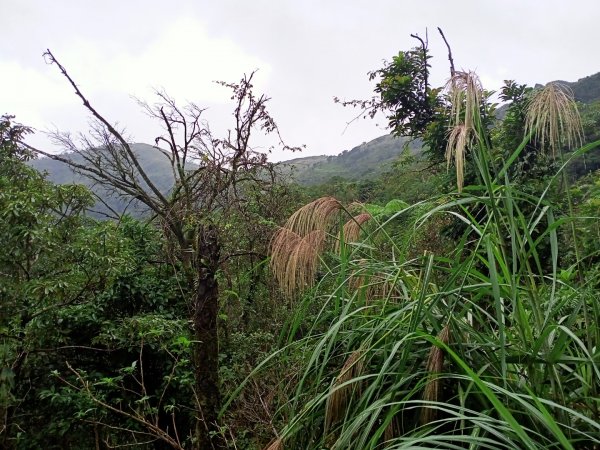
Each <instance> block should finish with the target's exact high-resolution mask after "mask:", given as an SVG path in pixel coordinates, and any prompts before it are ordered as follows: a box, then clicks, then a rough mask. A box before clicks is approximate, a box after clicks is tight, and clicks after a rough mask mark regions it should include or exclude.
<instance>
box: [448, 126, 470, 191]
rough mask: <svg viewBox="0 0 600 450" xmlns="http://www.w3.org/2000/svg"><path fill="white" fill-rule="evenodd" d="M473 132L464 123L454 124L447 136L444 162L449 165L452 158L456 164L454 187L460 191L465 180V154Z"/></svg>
mask: <svg viewBox="0 0 600 450" xmlns="http://www.w3.org/2000/svg"><path fill="white" fill-rule="evenodd" d="M474 136H476V135H475V133H474V132H473V129H472V128H469V127H467V126H466V125H465V124H459V125H456V126H455V127H454V128H453V129H452V131H451V132H450V135H449V136H448V144H447V146H446V163H447V165H448V167H450V161H452V160H454V165H455V166H456V187H457V188H458V192H462V188H463V186H464V182H465V155H466V153H467V149H468V147H469V145H470V144H471V142H472V140H473V138H474Z"/></svg>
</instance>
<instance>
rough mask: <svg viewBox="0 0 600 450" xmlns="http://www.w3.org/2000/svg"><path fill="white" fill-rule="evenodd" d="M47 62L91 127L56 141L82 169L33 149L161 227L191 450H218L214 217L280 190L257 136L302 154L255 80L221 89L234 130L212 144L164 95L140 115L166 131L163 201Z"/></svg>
mask: <svg viewBox="0 0 600 450" xmlns="http://www.w3.org/2000/svg"><path fill="white" fill-rule="evenodd" d="M44 57H45V58H46V60H47V61H48V63H49V64H53V65H55V66H57V67H58V69H59V70H60V72H61V73H62V75H63V76H64V77H65V78H66V79H67V80H68V82H69V83H70V85H71V86H72V87H73V89H74V90H75V95H76V96H77V97H79V99H80V100H81V101H82V102H83V105H84V107H85V108H86V110H87V111H88V113H90V114H91V116H92V119H93V121H92V126H91V129H90V132H89V134H87V135H80V136H78V138H77V139H76V138H74V137H73V136H71V135H70V134H68V133H58V132H57V133H54V134H53V135H52V137H53V139H54V141H55V142H57V143H59V144H60V145H62V146H63V147H64V148H65V149H66V150H67V151H68V152H70V154H71V155H77V156H78V158H77V159H75V158H73V157H71V156H70V155H69V153H67V154H62V155H55V154H52V153H50V152H46V151H43V150H41V149H35V148H33V147H29V148H30V149H31V150H33V151H35V152H36V153H38V154H41V155H45V156H47V157H48V158H51V159H54V160H57V161H61V162H63V163H65V164H68V165H69V166H70V167H71V168H73V169H74V170H75V171H77V172H78V173H80V174H82V175H84V176H86V177H87V178H89V179H90V180H92V181H93V182H94V183H96V184H97V185H99V186H101V187H102V188H104V189H105V190H106V191H108V192H111V193H114V194H117V195H121V196H125V197H129V198H134V199H136V200H137V201H138V202H140V203H141V204H143V205H145V206H146V207H147V208H148V209H149V210H150V211H151V212H152V214H153V215H154V216H155V217H156V218H157V220H158V221H159V222H160V223H161V224H162V229H163V230H164V234H165V236H166V237H167V240H168V242H169V243H170V244H169V245H170V251H169V252H170V254H171V256H172V258H173V259H174V260H176V261H177V262H178V263H179V264H180V265H181V267H183V271H184V275H185V280H186V283H187V289H188V291H189V295H188V296H187V299H186V301H187V305H188V308H189V316H190V319H191V320H190V322H191V324H192V328H193V329H192V333H193V335H194V338H195V344H194V345H195V347H194V368H195V369H194V370H195V389H194V390H195V392H196V396H197V399H196V400H197V405H198V421H197V426H196V431H195V440H196V444H195V446H196V448H199V449H210V448H222V447H223V446H224V443H223V440H222V438H221V437H220V434H219V428H218V412H219V409H220V406H221V396H220V393H219V379H218V355H219V344H218V333H217V314H218V298H219V286H218V282H217V277H216V274H217V270H218V269H219V266H220V264H221V263H222V262H223V260H225V259H228V258H229V257H230V256H231V255H225V256H223V255H222V254H221V250H222V239H221V231H220V229H219V227H218V224H217V223H216V222H215V220H213V219H214V216H215V215H217V214H218V215H221V216H222V215H223V214H226V213H227V211H232V210H237V211H238V212H239V211H241V210H243V204H244V192H243V191H244V187H245V186H247V185H253V186H261V185H265V186H266V185H269V184H270V183H272V182H273V180H274V177H275V175H274V170H273V165H272V164H270V163H268V162H267V157H266V155H264V154H261V153H258V152H256V151H254V150H253V148H252V147H251V145H250V141H251V136H252V134H253V133H254V132H255V131H260V132H262V133H265V134H274V135H275V136H276V137H278V141H279V143H280V144H281V146H283V147H284V148H287V149H291V150H296V149H297V148H290V147H287V146H285V144H283V141H282V140H281V137H280V135H279V129H278V127H277V124H276V123H275V121H274V120H273V118H272V117H271V115H270V114H269V112H268V111H267V109H266V104H267V102H268V101H269V98H268V97H266V96H265V95H260V96H256V95H255V94H254V93H253V86H252V78H253V76H254V73H252V74H250V75H249V76H244V77H243V78H242V80H241V81H240V82H239V83H220V84H222V85H223V86H225V87H227V88H229V89H231V91H232V97H231V98H232V100H233V101H234V103H235V107H234V112H233V117H234V126H233V127H232V129H231V130H230V131H229V132H228V134H227V135H226V137H225V138H216V137H214V136H213V134H212V132H211V130H210V127H209V126H208V123H207V122H206V121H205V120H204V116H203V113H204V109H202V108H200V107H198V106H197V105H195V104H193V103H191V104H188V105H187V106H185V107H180V106H178V105H177V104H176V102H175V100H173V99H172V98H171V97H169V96H168V95H167V94H166V93H165V92H162V91H158V92H157V93H156V94H157V98H158V101H157V103H155V104H149V103H146V102H140V105H141V107H142V108H143V109H144V111H145V112H146V113H147V114H148V115H149V116H151V117H152V118H155V119H156V120H157V121H158V122H159V123H160V124H161V127H162V129H163V132H162V133H161V134H160V135H159V136H158V137H157V138H156V139H155V147H154V150H155V151H156V152H160V154H161V155H162V156H163V157H164V158H166V159H167V160H168V161H169V163H170V166H171V172H172V178H173V180H172V181H173V188H172V190H171V192H170V193H168V194H167V193H165V192H163V191H161V189H160V188H159V186H157V185H156V184H155V183H154V182H153V180H152V179H151V177H150V176H149V174H148V173H147V171H146V170H145V169H144V167H143V166H142V164H141V163H140V158H139V155H137V154H136V153H135V151H134V149H133V148H132V146H131V145H130V144H129V142H128V140H127V139H126V138H125V137H124V134H123V132H122V131H121V130H119V129H118V128H117V127H116V126H114V125H112V124H111V123H110V122H109V121H108V120H107V119H106V118H105V117H104V116H103V115H101V114H100V113H99V112H98V111H97V110H96V109H95V108H94V107H93V106H92V104H91V103H90V101H89V100H88V99H87V98H86V97H85V96H84V94H83V93H82V92H81V90H80V89H79V87H78V86H77V84H76V83H75V81H74V80H73V79H72V78H71V76H70V75H69V73H68V72H67V70H66V69H65V67H64V66H63V65H61V63H60V62H59V61H58V60H57V59H56V58H55V56H54V55H53V54H52V52H51V51H50V50H47V51H46V52H45V53H44ZM161 439H163V440H166V439H168V436H162V437H161Z"/></svg>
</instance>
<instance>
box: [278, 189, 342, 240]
mask: <svg viewBox="0 0 600 450" xmlns="http://www.w3.org/2000/svg"><path fill="white" fill-rule="evenodd" d="M341 209H342V204H341V203H340V202H339V201H338V200H337V199H335V198H333V197H321V198H318V199H316V200H315V201H313V202H310V203H309V204H307V205H304V206H303V207H302V208H300V209H299V210H298V211H296V212H295V213H294V214H292V215H291V216H290V218H289V219H288V220H287V222H286V223H285V227H286V228H288V229H290V230H292V231H294V232H295V233H297V234H299V235H300V236H306V235H307V234H309V233H310V232H312V231H315V230H323V231H328V230H329V228H330V227H331V224H332V222H333V220H332V219H334V218H335V217H337V214H338V212H339V211H340V210H341Z"/></svg>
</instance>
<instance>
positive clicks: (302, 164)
mask: <svg viewBox="0 0 600 450" xmlns="http://www.w3.org/2000/svg"><path fill="white" fill-rule="evenodd" d="M561 82H562V83H564V84H566V85H568V86H569V87H570V88H571V89H572V90H573V93H574V95H575V98H576V99H577V100H578V101H580V102H583V103H591V102H594V101H598V100H600V73H597V74H594V75H591V76H588V77H585V78H582V79H580V80H578V81H576V82H565V81H561ZM501 109H502V108H500V110H501ZM133 149H134V151H135V152H136V153H138V155H139V157H140V163H141V164H142V166H143V167H144V169H145V170H146V171H147V173H148V175H149V176H150V178H151V179H152V181H153V182H154V183H155V184H156V185H157V186H158V187H159V188H160V189H161V190H163V191H164V192H168V191H169V189H170V188H171V186H172V176H171V173H170V171H171V167H170V164H169V161H168V160H167V159H166V158H165V157H164V156H163V155H162V154H160V153H159V152H157V151H156V150H155V149H154V148H153V147H152V146H151V145H148V144H142V143H136V144H133ZM405 150H406V151H409V152H410V153H411V154H413V155H419V154H421V144H420V142H419V141H413V142H410V141H409V140H408V139H406V138H397V137H394V136H392V135H389V134H388V135H384V136H381V137H378V138H376V139H373V140H372V141H369V142H363V143H362V144H360V145H358V146H356V147H354V148H352V149H351V150H344V151H343V152H341V153H339V154H338V155H330V156H327V155H320V156H308V157H304V158H295V159H291V160H288V161H283V162H281V163H279V165H280V167H282V168H283V169H282V170H284V171H287V172H289V173H290V175H291V179H292V180H294V181H295V182H297V183H299V184H302V185H315V184H320V183H325V182H327V181H329V180H331V178H333V177H342V178H345V179H348V180H362V179H368V178H373V177H376V176H378V175H380V174H381V173H382V172H384V171H385V170H386V168H387V167H388V166H389V164H391V163H392V162H394V161H395V160H396V159H397V158H398V156H399V155H400V154H401V153H402V152H403V151H405ZM75 160H76V161H77V159H75ZM31 165H32V166H33V167H35V168H36V169H38V170H40V171H45V172H47V173H48V178H49V179H50V180H51V181H53V182H55V183H59V184H65V183H73V182H76V183H83V184H86V185H88V186H91V183H90V182H89V181H88V180H86V179H85V178H83V177H81V176H78V175H76V174H74V173H73V172H72V171H71V169H69V168H68V167H66V166H65V165H64V164H62V163H60V162H58V161H53V160H51V159H48V158H40V159H37V160H34V161H32V162H31ZM92 188H93V190H94V191H96V192H98V193H101V190H99V189H97V188H95V187H92ZM101 195H102V197H103V198H105V197H106V193H104V194H102V193H101ZM108 203H109V204H110V206H111V207H113V208H114V209H115V210H117V211H122V210H123V209H124V208H125V206H126V205H127V203H128V202H127V201H126V200H124V199H118V198H110V199H108Z"/></svg>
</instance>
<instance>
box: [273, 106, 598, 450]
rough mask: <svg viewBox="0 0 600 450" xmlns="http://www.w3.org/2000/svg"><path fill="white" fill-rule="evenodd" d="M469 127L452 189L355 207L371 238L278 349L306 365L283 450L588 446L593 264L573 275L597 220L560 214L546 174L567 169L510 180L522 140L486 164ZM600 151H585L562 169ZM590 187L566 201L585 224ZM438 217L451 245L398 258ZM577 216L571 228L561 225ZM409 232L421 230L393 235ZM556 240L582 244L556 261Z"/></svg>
mask: <svg viewBox="0 0 600 450" xmlns="http://www.w3.org/2000/svg"><path fill="white" fill-rule="evenodd" d="M476 107H477V108H478V111H477V113H479V114H481V110H480V109H479V106H476ZM513 112H514V111H513ZM475 123H476V124H477V125H476V132H477V133H478V139H477V143H478V145H475V146H473V148H472V153H471V154H470V158H471V159H472V165H471V166H470V169H471V170H472V171H474V173H473V174H472V175H471V177H469V178H467V179H470V180H471V183H470V185H469V186H467V187H466V188H465V190H464V193H463V194H460V195H448V196H444V197H439V198H438V199H433V200H430V201H429V202H423V203H421V204H418V205H414V206H408V205H406V204H404V203H401V202H392V203H388V204H387V205H386V206H378V205H366V206H365V207H366V209H367V210H368V211H369V212H370V213H371V214H372V215H373V216H374V219H375V223H372V222H371V221H370V222H369V223H368V227H367V228H368V229H369V230H370V233H367V234H366V236H365V238H364V240H363V241H361V242H359V243H357V244H351V245H348V246H346V247H345V248H343V249H342V252H341V254H340V256H339V257H337V259H333V260H332V261H330V260H329V259H328V258H325V260H326V261H327V266H326V267H325V275H324V277H323V278H322V279H321V280H320V282H319V284H318V286H317V288H316V290H315V291H314V292H313V293H312V295H310V296H307V297H306V298H304V300H303V302H304V303H306V304H308V303H314V304H317V305H319V306H320V310H319V311H320V312H319V313H318V314H317V316H316V317H314V318H313V317H311V318H310V324H309V325H308V328H307V332H306V333H305V334H303V335H302V336H301V337H300V339H298V340H296V341H294V340H292V339H289V340H288V341H286V342H285V344H284V345H283V346H282V348H281V349H280V350H279V351H278V354H284V355H289V357H290V358H291V357H294V356H296V355H305V357H304V365H303V370H302V372H301V373H300V374H299V376H298V379H297V381H295V382H293V383H291V385H290V387H289V388H288V390H292V389H293V393H292V394H291V395H290V396H289V398H288V400H287V401H285V402H284V403H283V404H282V406H281V410H280V417H281V419H282V420H283V422H284V424H285V425H284V427H283V428H282V429H280V430H278V432H279V436H281V441H282V443H283V445H284V446H286V447H291V448H306V449H321V448H344V449H353V448H356V449H361V450H363V449H370V448H372V449H375V448H378V449H379V448H416V447H419V448H429V447H436V448H463V447H469V448H491V449H495V448H498V449H500V448H529V449H538V448H539V449H546V448H593V447H595V446H597V445H598V444H599V443H600V417H599V416H598V412H597V405H596V401H595V399H596V398H597V392H598V389H599V388H600V370H599V368H598V361H597V354H596V349H597V348H598V343H599V339H600V335H599V334H598V332H597V330H598V321H599V320H600V314H599V311H598V308H597V306H596V301H595V294H594V291H593V288H592V289H590V285H589V283H590V282H591V281H589V280H594V281H593V282H594V283H596V282H597V276H596V274H597V270H596V265H595V264H592V266H591V270H588V271H587V273H586V276H584V275H583V273H580V274H579V276H577V274H576V271H577V270H582V268H583V267H584V265H583V264H582V263H583V262H584V260H586V259H587V258H590V261H589V262H590V263H593V262H594V259H593V258H595V257H596V255H597V249H596V248H595V247H593V246H592V245H595V242H596V241H597V230H596V229H595V227H594V226H593V223H595V222H592V221H589V222H584V221H581V219H576V217H575V216H574V215H573V210H572V208H569V209H567V208H566V207H565V204H564V201H563V199H562V197H564V189H565V187H566V186H565V185H564V183H563V184H562V185H561V184H559V181H561V178H560V177H559V175H560V174H561V172H562V171H564V170H566V169H565V167H566V164H565V165H562V166H560V167H559V169H558V172H557V173H554V174H552V175H551V176H548V177H541V178H538V179H536V180H533V182H532V183H531V184H530V185H523V183H522V181H520V180H519V178H517V176H518V171H513V167H512V165H513V164H515V165H516V164H518V161H519V157H520V155H521V154H522V152H523V151H525V145H526V143H527V141H526V140H525V141H522V142H520V143H519V144H518V145H517V147H516V148H513V149H512V150H511V151H510V154H509V155H508V156H507V157H506V158H505V159H504V160H501V161H502V163H503V164H502V165H501V164H498V161H497V160H496V158H497V157H498V156H497V155H498V149H496V148H493V147H491V146H490V144H491V142H493V141H490V139H489V135H488V132H489V130H488V128H487V126H485V125H483V124H484V121H481V120H480V121H476V122H475ZM513 125H516V123H515V122H513V123H512V124H507V128H506V129H505V130H503V131H505V132H507V133H508V131H507V130H508V129H509V127H510V126H513ZM507 137H509V136H507ZM510 137H511V138H515V136H510ZM503 142H508V141H503ZM507 145H508V144H507ZM599 146H600V141H596V142H594V143H592V144H590V145H587V146H584V147H582V148H581V149H578V150H575V151H573V152H572V153H571V154H569V158H570V159H571V160H576V159H577V158H579V157H581V155H583V154H585V153H589V152H591V151H593V150H594V149H596V148H597V147H599ZM515 173H517V175H514V176H513V175H511V174H515ZM514 180H517V181H514ZM563 180H564V179H563ZM590 180H593V178H590ZM588 183H589V182H588ZM594 186H595V183H594V184H593V185H592V186H590V185H586V184H585V183H582V184H581V186H578V189H581V193H579V192H578V191H575V192H574V196H573V197H574V199H575V208H576V209H577V208H579V211H580V212H581V213H582V214H585V215H587V216H588V217H590V218H592V217H597V213H598V212H597V211H596V206H597V205H596V202H595V197H596V192H595V187H594ZM561 190H562V192H561ZM588 200H589V201H588ZM407 206H408V207H407ZM565 210H567V211H568V212H565ZM394 211H395V212H394ZM390 214H391V215H390ZM415 216H416V217H415ZM386 217H387V219H386ZM441 217H446V218H450V219H451V220H457V221H458V222H459V223H461V224H463V226H462V227H457V228H455V230H456V231H458V233H457V235H456V237H455V239H454V240H453V242H451V245H449V246H447V247H445V248H443V249H435V250H433V251H431V250H430V251H427V252H425V254H424V255H423V253H421V254H420V255H419V254H417V255H414V256H413V257H412V258H407V257H406V256H405V255H406V252H405V250H404V249H405V248H407V247H410V246H411V243H414V242H416V241H418V240H419V239H420V237H421V236H423V235H425V236H427V238H428V239H429V240H439V234H440V233H439V230H440V228H439V227H438V228H437V230H438V233H437V235H436V234H435V233H434V234H433V235H428V234H427V233H423V231H424V227H425V226H426V224H428V223H432V222H433V223H435V222H436V221H437V220H438V219H439V218H441ZM575 220H576V223H577V224H579V225H578V227H579V228H577V229H576V230H575V231H574V232H572V233H571V232H570V231H571V230H568V229H564V228H565V225H569V224H570V223H572V222H573V221H575ZM394 222H398V223H399V224H400V226H398V227H397V228H396V230H394ZM590 224H592V226H589V225H590ZM407 229H409V230H417V231H418V232H408V233H406V232H404V233H403V232H402V231H403V230H407ZM434 229H435V228H434ZM584 229H587V232H584ZM563 233H564V234H563ZM419 235H421V236H419ZM561 235H564V236H566V239H572V240H577V241H581V242H582V245H581V249H582V253H580V254H578V253H575V255H574V257H575V258H576V259H575V262H573V259H571V260H568V258H565V257H564V256H563V255H562V253H563V251H564V248H563V249H561V247H560V245H561V244H560V243H561ZM562 239H565V238H562ZM584 241H586V243H583V242H584ZM563 245H564V247H567V248H568V247H569V246H570V245H573V241H571V243H568V242H567V243H566V244H563ZM561 250H563V251H561ZM421 255H423V256H421ZM580 255H586V256H585V257H583V259H582V260H578V259H577V258H578V257H580ZM588 267H590V266H588ZM587 277H590V278H587ZM586 278H587V280H588V281H586ZM357 280H358V281H357ZM299 310H301V311H306V310H308V307H307V306H305V305H304V304H302V305H300V307H299ZM298 320H299V319H298V317H297V316H296V317H295V318H294V322H298ZM294 337H295V336H294ZM263 370H264V369H263Z"/></svg>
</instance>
